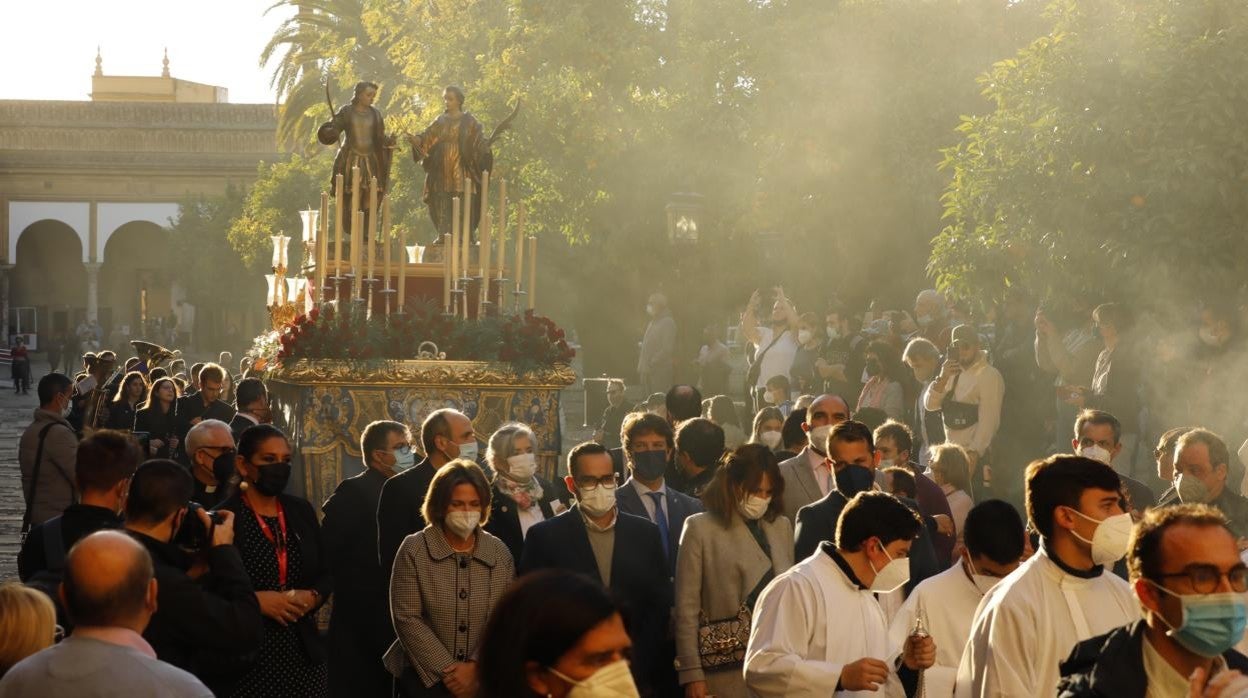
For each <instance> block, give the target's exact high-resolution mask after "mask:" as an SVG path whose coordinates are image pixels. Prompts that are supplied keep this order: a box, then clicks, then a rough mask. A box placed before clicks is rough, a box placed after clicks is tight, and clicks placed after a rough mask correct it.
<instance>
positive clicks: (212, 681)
mask: <svg viewBox="0 0 1248 698" xmlns="http://www.w3.org/2000/svg"><path fill="white" fill-rule="evenodd" d="M194 487H195V485H194V480H193V478H192V477H191V475H190V473H188V472H187V470H186V468H184V467H183V466H181V465H179V464H178V463H176V462H174V461H171V460H164V459H160V460H149V461H147V462H146V463H144V464H143V465H141V466H139V468H138V470H136V471H135V473H134V476H133V477H132V478H131V479H130V491H129V494H128V496H127V498H126V530H127V532H129V534H130V535H131V536H133V537H134V538H135V540H137V541H139V543H141V544H142V545H143V547H145V548H147V551H148V552H149V553H151V556H152V561H153V563H154V564H155V569H156V583H157V591H156V603H157V611H156V614H155V615H153V616H152V620H151V623H149V624H148V626H147V629H146V630H145V631H144V632H143V637H144V639H146V640H147V641H148V643H150V644H151V646H152V649H154V650H155V651H156V656H157V657H158V658H159V659H161V660H162V661H165V662H168V663H170V664H173V665H174V666H177V667H181V668H182V669H185V670H187V671H189V672H191V673H192V674H194V675H195V676H196V677H198V678H199V679H200V680H201V681H203V682H204V684H205V685H207V686H208V687H209V688H211V689H212V690H213V693H215V694H217V695H221V694H222V693H224V692H225V689H227V688H228V687H229V686H230V685H231V684H232V682H233V680H234V679H235V678H236V674H237V671H238V669H237V667H238V666H239V665H240V664H242V662H241V661H240V660H242V659H244V658H246V657H247V656H248V655H251V654H252V653H254V652H255V651H256V650H258V649H259V647H260V642H261V640H262V639H263V636H264V624H263V621H262V619H261V616H260V604H259V602H258V601H257V600H256V594H255V591H254V590H253V589H252V586H251V579H250V578H249V577H248V576H247V570H246V569H245V568H244V567H243V559H242V557H241V556H240V555H239V551H238V549H237V548H236V547H234V514H233V513H231V512H228V511H219V512H212V513H209V512H207V511H204V509H203V508H201V507H200V506H199V505H196V504H193V503H192V502H191V493H192V492H193V491H194ZM184 545H186V546H188V547H194V548H197V549H196V550H194V551H193V552H192V551H188V550H187V549H186V548H185V547H183V546H184Z"/></svg>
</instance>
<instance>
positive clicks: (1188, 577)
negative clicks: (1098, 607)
mask: <svg viewBox="0 0 1248 698" xmlns="http://www.w3.org/2000/svg"><path fill="white" fill-rule="evenodd" d="M1128 567H1129V569H1130V572H1131V584H1132V587H1133V589H1134V591H1135V596H1136V598H1137V599H1138V600H1139V604H1140V608H1141V611H1142V613H1143V616H1144V617H1143V619H1142V620H1139V621H1136V622H1134V623H1132V624H1130V625H1126V626H1123V627H1121V628H1117V629H1115V630H1113V631H1110V632H1109V633H1107V634H1105V635H1100V636H1098V637H1094V638H1091V639H1089V640H1085V641H1083V642H1081V643H1079V644H1078V645H1076V646H1075V649H1074V651H1073V652H1072V653H1071V655H1070V657H1069V658H1068V659H1067V660H1066V661H1065V662H1063V663H1062V675H1063V678H1062V683H1061V686H1060V690H1061V693H1060V695H1062V696H1072V697H1075V696H1108V695H1113V696H1121V697H1122V698H1135V697H1139V698H1145V697H1149V696H1189V695H1190V696H1242V695H1245V694H1246V693H1248V676H1245V674H1246V673H1248V658H1245V657H1244V656H1243V655H1242V654H1240V653H1239V652H1236V651H1235V650H1234V649H1232V648H1233V647H1234V646H1235V645H1236V643H1238V642H1239V641H1240V640H1241V639H1242V637H1243V634H1244V623H1245V619H1246V617H1248V616H1246V613H1248V611H1246V609H1245V602H1244V592H1245V591H1248V568H1246V567H1245V566H1244V563H1243V561H1242V560H1240V557H1239V553H1238V550H1237V547H1236V545H1235V536H1234V535H1233V534H1232V533H1231V530H1230V528H1229V527H1228V526H1227V519H1226V517H1225V516H1224V515H1223V514H1222V513H1221V512H1219V511H1218V510H1216V509H1214V508H1212V507H1209V506H1206V505H1203V504H1182V505H1178V506H1173V507H1163V508H1160V509H1151V510H1149V511H1148V513H1146V514H1145V515H1144V519H1143V520H1142V521H1141V522H1140V523H1139V525H1137V526H1136V528H1135V531H1134V533H1133V535H1132V537H1131V551H1130V555H1129V557H1128Z"/></svg>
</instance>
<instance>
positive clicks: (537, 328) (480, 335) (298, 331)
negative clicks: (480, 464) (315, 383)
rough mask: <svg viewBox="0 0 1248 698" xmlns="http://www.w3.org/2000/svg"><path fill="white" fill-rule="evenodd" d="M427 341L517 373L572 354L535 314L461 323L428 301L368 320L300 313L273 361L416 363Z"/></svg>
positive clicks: (357, 314) (328, 311) (352, 314)
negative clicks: (389, 361)
mask: <svg viewBox="0 0 1248 698" xmlns="http://www.w3.org/2000/svg"><path fill="white" fill-rule="evenodd" d="M426 340H428V341H432V342H434V343H435V344H437V345H438V348H439V349H440V350H441V351H442V352H444V353H445V354H446V358H447V359H450V360H462V361H499V362H504V363H509V364H511V365H512V368H513V369H514V370H515V371H516V372H517V373H526V372H529V371H533V370H536V369H540V368H546V367H550V366H554V365H556V364H564V363H567V362H569V361H571V360H572V358H573V357H574V356H576V352H575V350H573V349H572V348H571V347H570V346H568V342H567V340H566V339H565V335H564V331H563V330H562V329H560V328H559V327H558V326H557V325H556V324H555V323H554V321H552V320H551V319H550V318H546V317H542V316H540V315H536V314H534V313H533V312H532V311H529V312H526V313H524V314H523V315H508V316H503V317H489V318H484V319H480V320H464V319H461V318H456V317H447V316H445V315H443V314H442V312H441V308H438V307H436V306H435V305H433V304H432V303H418V304H416V307H414V308H413V307H410V306H409V311H408V312H407V313H406V314H403V315H392V316H390V317H389V318H385V317H381V316H377V317H374V318H373V319H372V320H369V319H367V318H366V317H365V313H364V312H363V311H362V310H360V309H358V308H355V307H347V308H345V309H341V310H339V309H337V308H335V307H334V306H333V305H326V306H325V307H324V309H323V310H322V309H321V308H313V309H312V311H311V312H309V313H308V314H306V315H299V316H298V317H296V318H295V319H294V320H293V321H291V322H290V323H289V324H288V325H286V326H285V327H284V328H282V330H281V331H280V332H279V336H278V343H279V345H280V349H279V350H278V352H277V356H276V358H277V360H278V361H279V362H281V361H287V360H297V359H337V360H348V361H349V360H369V359H383V360H404V359H416V358H419V357H418V356H417V351H418V348H419V346H420V343H421V342H424V341H426Z"/></svg>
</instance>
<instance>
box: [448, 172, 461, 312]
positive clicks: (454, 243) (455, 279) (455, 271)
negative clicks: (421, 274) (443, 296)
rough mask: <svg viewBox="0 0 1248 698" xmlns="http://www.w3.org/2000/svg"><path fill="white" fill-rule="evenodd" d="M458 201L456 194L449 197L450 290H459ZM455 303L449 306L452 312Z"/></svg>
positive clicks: (459, 234)
mask: <svg viewBox="0 0 1248 698" xmlns="http://www.w3.org/2000/svg"><path fill="white" fill-rule="evenodd" d="M459 202H460V199H459V197H458V196H456V197H452V198H451V249H449V250H447V255H446V256H447V257H449V258H450V260H451V290H452V291H458V290H459V259H460V254H459V245H460V240H461V239H463V234H464V231H463V230H462V227H461V226H460V224H459V218H460V216H459V214H460V207H459ZM455 305H456V307H453V308H451V312H452V313H454V312H455V311H456V310H457V308H458V303H456V304H455Z"/></svg>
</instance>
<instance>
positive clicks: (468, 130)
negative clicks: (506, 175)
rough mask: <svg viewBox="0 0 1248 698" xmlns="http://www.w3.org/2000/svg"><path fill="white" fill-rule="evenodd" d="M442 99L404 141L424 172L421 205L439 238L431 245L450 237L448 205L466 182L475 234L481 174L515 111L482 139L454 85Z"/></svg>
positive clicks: (491, 160) (489, 166) (482, 133)
mask: <svg viewBox="0 0 1248 698" xmlns="http://www.w3.org/2000/svg"><path fill="white" fill-rule="evenodd" d="M442 99H443V101H444V102H445V104H446V111H444V112H443V113H442V114H441V115H439V116H438V118H437V119H435V120H434V121H433V123H432V124H429V126H428V128H426V129H425V130H424V131H422V132H421V133H420V134H419V135H415V136H413V135H411V134H408V136H407V142H408V143H409V144H411V146H412V159H413V160H415V161H416V162H417V164H420V165H422V166H423V167H424V170H425V173H426V174H425V189H424V201H425V205H426V206H427V207H428V208H429V218H430V220H432V221H433V227H434V229H435V230H436V231H437V235H438V237H437V240H435V241H434V244H435V245H436V244H439V243H440V241H441V239H442V236H443V235H445V234H449V233H450V232H451V211H452V209H453V205H452V201H451V200H452V199H454V198H455V197H457V196H458V197H461V199H462V197H463V195H464V194H463V192H464V182H466V181H470V182H472V187H473V192H474V197H473V201H474V204H473V207H472V220H471V223H470V227H471V230H472V231H474V232H475V231H476V229H477V225H478V224H479V223H480V222H481V221H480V219H481V208H480V206H479V205H478V204H477V203H476V202H477V201H478V199H477V196H479V195H480V191H481V173H482V172H487V171H490V170H492V169H493V168H494V153H493V150H492V146H493V144H494V141H495V139H497V138H498V136H499V135H500V134H502V132H503V131H505V130H506V129H507V127H508V126H509V125H510V123H511V120H512V119H514V118H515V116H516V113H517V111H518V110H519V108H520V105H519V104H517V105H516V110H514V111H513V112H512V113H511V116H508V117H507V118H506V119H505V120H504V121H503V122H502V123H501V124H499V125H498V127H497V128H495V129H494V133H492V134H490V136H489V138H486V137H485V131H484V129H483V128H482V126H481V122H480V121H477V118H476V117H475V116H473V115H472V114H470V113H468V112H465V111H464V91H463V90H461V89H460V88H458V87H455V86H454V85H452V86H450V87H447V88H446V90H445V91H444V92H443V93H442Z"/></svg>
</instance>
